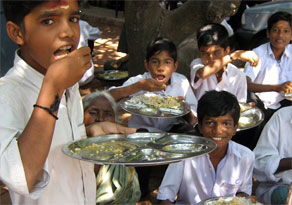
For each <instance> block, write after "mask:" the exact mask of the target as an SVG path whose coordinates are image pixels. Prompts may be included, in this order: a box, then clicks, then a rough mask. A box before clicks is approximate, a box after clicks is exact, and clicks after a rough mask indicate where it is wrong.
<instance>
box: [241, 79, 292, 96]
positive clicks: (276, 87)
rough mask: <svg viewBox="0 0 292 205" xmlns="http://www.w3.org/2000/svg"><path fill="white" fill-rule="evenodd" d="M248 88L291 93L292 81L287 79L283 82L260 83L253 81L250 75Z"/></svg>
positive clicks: (255, 90) (258, 90)
mask: <svg viewBox="0 0 292 205" xmlns="http://www.w3.org/2000/svg"><path fill="white" fill-rule="evenodd" d="M246 80H247V88H248V90H249V91H252V92H271V91H274V92H278V93H281V92H282V93H290V92H291V91H292V82H291V81H287V82H285V83H281V84H258V83H253V82H252V81H251V79H250V78H249V77H246Z"/></svg>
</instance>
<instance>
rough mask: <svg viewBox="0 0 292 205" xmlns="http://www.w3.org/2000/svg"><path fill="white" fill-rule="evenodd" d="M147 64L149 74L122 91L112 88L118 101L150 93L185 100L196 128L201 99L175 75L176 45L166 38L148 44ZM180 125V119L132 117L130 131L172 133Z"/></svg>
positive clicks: (186, 83)
mask: <svg viewBox="0 0 292 205" xmlns="http://www.w3.org/2000/svg"><path fill="white" fill-rule="evenodd" d="M144 64H145V68H146V70H147V71H148V72H145V73H144V74H143V75H137V76H134V77H131V78H130V79H128V80H127V81H126V82H124V84H123V85H122V86H121V87H114V88H110V91H109V92H110V94H111V95H112V96H113V97H114V98H115V100H120V99H122V98H125V97H128V96H130V95H135V94H141V93H144V92H146V91H151V92H155V93H159V94H164V95H169V96H173V97H180V98H184V100H185V101H186V103H188V104H189V106H190V108H191V111H192V112H190V113H189V114H190V115H189V119H190V120H189V123H190V124H191V125H193V124H195V123H196V117H195V115H196V106H197V99H196V97H195V95H194V93H193V91H192V89H191V87H190V84H189V81H188V79H187V78H186V77H185V76H184V75H182V74H179V73H176V72H175V71H176V69H177V66H178V62H177V50H176V47H175V45H174V44H173V43H172V42H171V41H170V40H168V39H165V38H157V39H155V40H153V41H152V42H150V43H149V44H148V47H147V54H146V59H145V61H144ZM179 122H182V120H179V119H178V118H168V119H166V118H163V119H162V118H160V119H159V118H151V117H142V116H138V115H132V116H131V118H130V120H129V127H134V128H146V129H148V131H169V130H170V129H171V127H172V126H173V125H175V124H178V123H179Z"/></svg>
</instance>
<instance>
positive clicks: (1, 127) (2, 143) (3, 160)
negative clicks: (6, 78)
mask: <svg viewBox="0 0 292 205" xmlns="http://www.w3.org/2000/svg"><path fill="white" fill-rule="evenodd" d="M5 101H6V100H4V101H1V102H0V113H1V118H0V133H1V135H0V179H1V180H2V181H3V183H4V184H6V185H7V186H8V188H9V190H10V191H13V192H16V193H18V194H21V195H27V196H29V197H31V198H38V197H39V196H40V194H41V193H42V191H43V190H44V189H45V187H46V186H47V184H48V182H49V174H48V167H47V163H45V166H44V168H43V172H42V174H41V175H40V177H39V179H38V181H37V182H36V184H35V186H34V188H33V190H32V191H31V192H30V193H29V190H28V186H27V182H26V178H25V172H24V168H23V165H22V161H21V156H20V151H19V148H18V141H17V139H18V137H19V135H20V134H21V132H22V131H23V126H24V122H23V121H24V118H25V117H24V116H23V112H24V111H23V110H21V109H18V106H10V104H9V103H8V102H7V101H6V102H5Z"/></svg>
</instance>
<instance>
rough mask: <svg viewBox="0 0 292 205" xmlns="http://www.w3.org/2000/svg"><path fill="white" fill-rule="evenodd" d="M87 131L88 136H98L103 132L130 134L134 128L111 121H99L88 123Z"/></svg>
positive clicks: (134, 130) (133, 131)
mask: <svg viewBox="0 0 292 205" xmlns="http://www.w3.org/2000/svg"><path fill="white" fill-rule="evenodd" d="M88 131H89V133H87V135H88V136H100V135H105V134H132V133H135V132H136V129H135V128H128V127H125V126H122V125H120V124H117V123H112V122H99V123H94V124H92V125H90V126H89V129H88Z"/></svg>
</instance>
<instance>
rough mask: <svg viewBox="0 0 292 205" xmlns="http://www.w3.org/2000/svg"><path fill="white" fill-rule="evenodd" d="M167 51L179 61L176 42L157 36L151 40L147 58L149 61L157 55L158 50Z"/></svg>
mask: <svg viewBox="0 0 292 205" xmlns="http://www.w3.org/2000/svg"><path fill="white" fill-rule="evenodd" d="M161 51H167V52H168V54H169V56H170V57H171V58H172V59H173V60H174V62H176V61H177V50H176V46H175V45H174V43H173V42H172V41H170V40H168V39H166V38H162V37H159V38H156V39H154V40H153V41H151V42H150V43H149V44H148V46H147V50H146V60H147V62H149V60H150V58H151V57H152V56H153V55H155V53H157V52H161Z"/></svg>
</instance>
